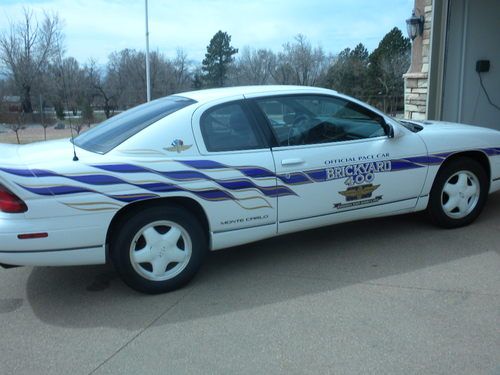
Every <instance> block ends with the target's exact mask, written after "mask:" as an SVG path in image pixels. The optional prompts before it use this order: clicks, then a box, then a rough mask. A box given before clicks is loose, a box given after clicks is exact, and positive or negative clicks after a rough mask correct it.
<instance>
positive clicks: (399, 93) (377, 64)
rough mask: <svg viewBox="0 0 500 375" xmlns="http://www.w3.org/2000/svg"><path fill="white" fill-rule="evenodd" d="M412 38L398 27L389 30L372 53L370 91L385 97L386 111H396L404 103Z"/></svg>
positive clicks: (384, 108)
mask: <svg viewBox="0 0 500 375" xmlns="http://www.w3.org/2000/svg"><path fill="white" fill-rule="evenodd" d="M410 51H411V43H410V39H408V38H405V37H404V36H403V33H402V32H401V30H399V29H398V28H397V27H395V28H393V29H392V30H391V31H389V32H388V33H387V34H386V35H385V36H384V37H383V38H382V40H381V41H380V43H379V45H378V47H377V48H376V49H375V50H374V51H373V52H372V54H371V55H370V58H369V61H370V64H369V69H368V79H369V81H370V93H371V94H372V95H374V96H381V97H382V98H384V103H383V105H380V106H381V107H382V109H383V110H384V111H389V112H395V111H397V109H398V108H397V107H399V106H401V105H402V98H403V90H404V80H403V74H404V73H406V71H407V70H408V67H409V66H410V53H411V52H410Z"/></svg>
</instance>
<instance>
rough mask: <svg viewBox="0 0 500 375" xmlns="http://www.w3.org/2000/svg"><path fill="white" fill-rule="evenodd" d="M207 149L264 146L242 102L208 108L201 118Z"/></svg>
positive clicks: (235, 149)
mask: <svg viewBox="0 0 500 375" xmlns="http://www.w3.org/2000/svg"><path fill="white" fill-rule="evenodd" d="M200 126H201V133H202V135H203V140H204V142H205V146H206V148H207V151H211V152H218V151H239V150H251V149H259V148H263V145H262V142H261V141H260V139H259V137H258V135H257V134H256V133H255V129H254V127H253V126H252V123H251V121H250V119H249V117H248V115H247V113H246V111H245V110H244V108H243V107H242V105H241V103H238V102H233V103H227V104H221V105H218V106H216V107H214V108H210V109H208V110H207V111H206V112H205V113H204V114H203V115H202V116H201V120H200Z"/></svg>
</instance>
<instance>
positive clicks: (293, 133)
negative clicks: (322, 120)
mask: <svg viewBox="0 0 500 375" xmlns="http://www.w3.org/2000/svg"><path fill="white" fill-rule="evenodd" d="M310 120H311V117H310V116H308V115H306V114H305V113H301V114H300V115H298V116H297V117H295V119H294V120H293V123H292V126H291V127H290V129H289V130H288V146H294V145H303V144H305V137H306V134H307V132H308V130H309V127H308V125H309V122H310Z"/></svg>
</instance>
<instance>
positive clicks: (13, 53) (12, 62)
mask: <svg viewBox="0 0 500 375" xmlns="http://www.w3.org/2000/svg"><path fill="white" fill-rule="evenodd" d="M61 38H62V34H61V26H60V23H59V18H58V16H57V15H49V14H47V13H45V15H44V19H43V21H42V22H41V23H39V22H38V21H37V19H36V17H35V16H34V15H33V12H32V11H31V10H29V9H25V10H24V18H23V20H22V21H20V22H19V23H10V28H9V30H8V31H7V32H4V33H2V34H1V35H0V61H1V62H2V64H3V65H4V66H5V68H6V70H7V72H8V74H9V75H10V76H11V77H12V79H13V80H14V82H15V84H16V86H17V89H18V91H19V93H20V95H21V103H22V109H23V112H25V113H31V112H33V107H32V104H31V93H32V89H33V87H34V86H35V85H36V84H37V83H38V81H39V79H40V73H41V72H42V71H43V70H44V69H45V68H46V66H47V64H48V63H49V61H50V60H51V58H53V57H54V56H56V55H57V52H58V51H57V49H58V47H59V46H60V43H59V41H60V39H61Z"/></svg>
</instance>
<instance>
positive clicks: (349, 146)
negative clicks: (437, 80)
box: [252, 95, 427, 233]
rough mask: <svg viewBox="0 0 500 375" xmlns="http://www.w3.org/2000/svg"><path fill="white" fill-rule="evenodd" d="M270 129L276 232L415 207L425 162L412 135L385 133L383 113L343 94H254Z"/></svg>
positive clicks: (387, 130) (420, 145)
mask: <svg viewBox="0 0 500 375" xmlns="http://www.w3.org/2000/svg"><path fill="white" fill-rule="evenodd" d="M252 101H253V103H254V104H255V106H254V107H255V108H256V110H258V111H261V113H262V114H263V115H264V116H263V117H264V118H265V121H266V122H267V124H268V126H269V127H270V128H271V129H272V132H273V133H274V136H275V138H276V145H275V147H273V148H272V152H273V156H274V159H275V165H276V173H277V178H278V183H283V184H284V185H285V186H288V187H289V188H290V189H292V190H293V192H294V194H293V195H288V196H282V197H279V201H278V205H279V213H278V222H279V225H278V226H279V232H280V233H286V232H292V231H296V230H299V229H305V228H311V227H316V226H321V225H328V224H331V223H335V222H342V221H349V220H354V219H359V218H362V217H373V216H379V215H385V214H388V213H392V212H398V211H400V212H402V211H405V210H411V209H412V208H413V207H415V205H416V203H417V200H418V197H419V195H420V192H421V190H422V187H423V184H424V181H425V178H426V174H427V167H426V166H424V165H420V164H416V163H412V162H411V161H408V160H407V158H408V157H423V156H425V155H427V154H426V147H425V145H424V143H423V141H422V140H421V139H420V137H418V136H417V135H415V134H413V133H411V132H406V131H403V130H401V132H402V133H401V134H402V136H401V137H398V138H391V137H390V130H391V129H390V127H389V126H388V125H387V124H386V122H385V120H384V118H383V117H382V116H381V115H380V114H378V113H376V112H374V111H372V110H371V109H369V108H366V107H364V106H362V105H361V104H359V103H356V102H354V101H350V100H348V99H346V98H343V97H336V96H329V95H288V96H272V97H264V98H253V99H252Z"/></svg>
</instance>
